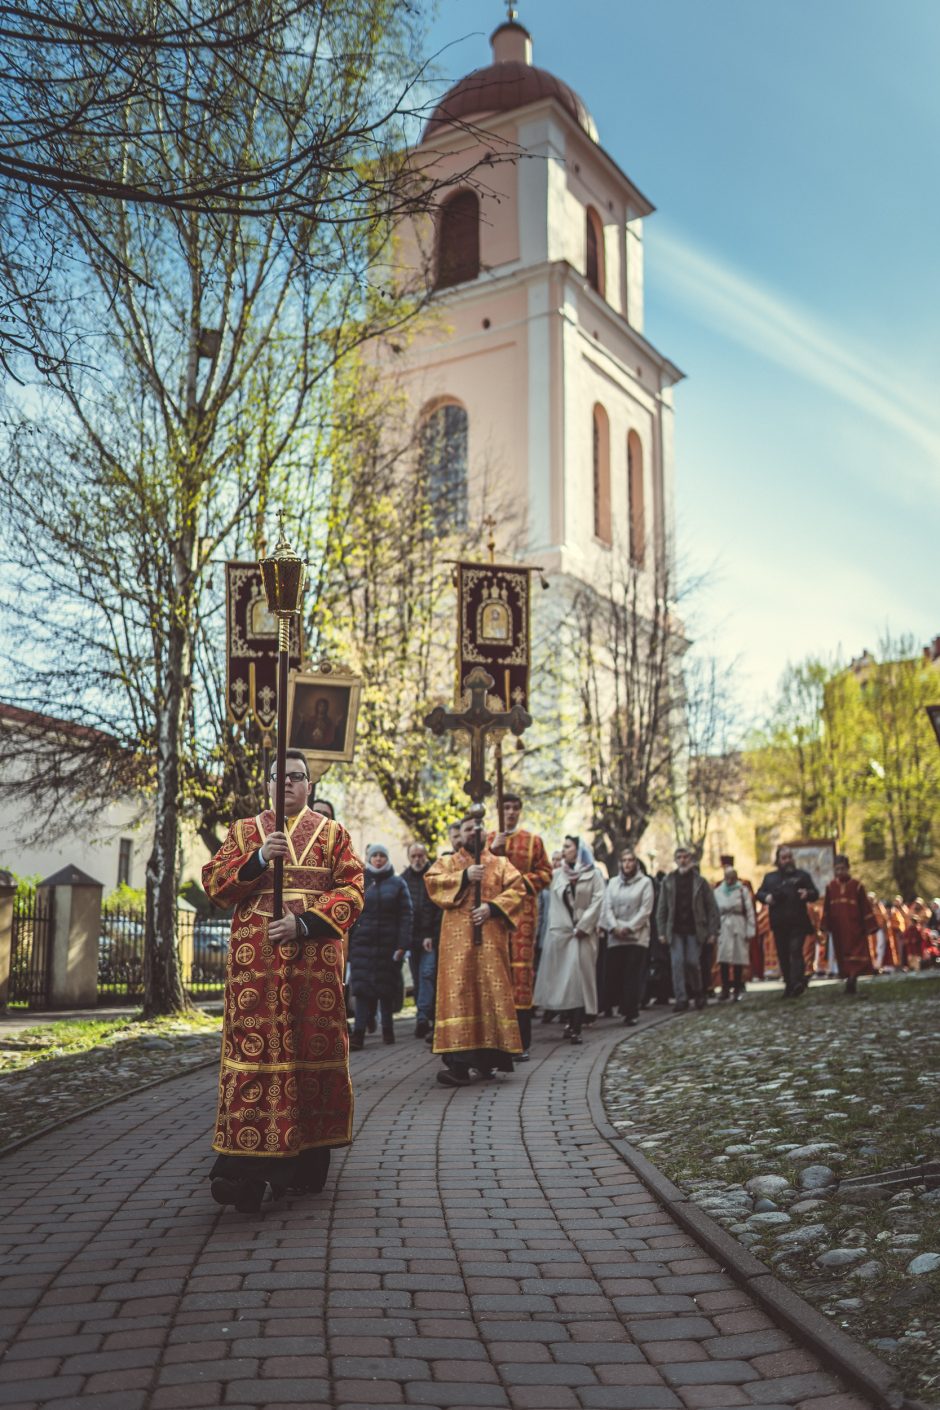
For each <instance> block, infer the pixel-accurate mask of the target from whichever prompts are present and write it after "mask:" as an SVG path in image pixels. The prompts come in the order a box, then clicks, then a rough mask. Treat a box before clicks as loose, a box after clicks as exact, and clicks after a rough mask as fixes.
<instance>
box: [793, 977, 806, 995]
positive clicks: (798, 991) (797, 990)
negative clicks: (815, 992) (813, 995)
mask: <svg viewBox="0 0 940 1410" xmlns="http://www.w3.org/2000/svg"><path fill="white" fill-rule="evenodd" d="M805 993H806V983H805V981H804V982H803V983H801V984H797V985H795V986H794V989H793V997H794V999H799V998H800V997H801V995H803V994H805Z"/></svg>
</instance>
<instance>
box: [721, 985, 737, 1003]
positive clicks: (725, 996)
mask: <svg viewBox="0 0 940 1410" xmlns="http://www.w3.org/2000/svg"><path fill="white" fill-rule="evenodd" d="M735 997H737V996H735ZM730 998H731V994H730V993H729V991H728V990H727V989H722V991H721V993H720V994H719V995H718V1002H719V1003H720V1004H723V1003H725V1001H726V1000H727V999H730Z"/></svg>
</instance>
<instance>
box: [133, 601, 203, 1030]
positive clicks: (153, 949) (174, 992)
mask: <svg viewBox="0 0 940 1410" xmlns="http://www.w3.org/2000/svg"><path fill="white" fill-rule="evenodd" d="M189 654H190V653H189V641H188V635H187V632H186V628H185V626H184V625H183V624H182V623H181V622H180V621H178V620H177V621H174V622H173V625H172V627H171V629H170V633H169V639H168V641H167V654H166V691H165V696H164V700H163V702H162V709H161V710H160V714H159V725H158V733H157V779H156V783H157V787H156V797H155V799H154V830H153V849H152V851H151V853H150V858H149V860H148V862H147V930H146V936H145V940H144V1017H145V1018H155V1017H158V1016H159V1015H161V1014H173V1013H182V1012H185V1011H186V1010H187V1009H189V1008H191V1007H192V1006H191V1004H190V1002H189V999H188V998H187V996H186V992H185V990H184V989H183V977H182V974H181V972H180V962H179V951H178V948H177V941H176V911H177V892H178V889H179V867H178V860H177V859H178V856H179V844H180V797H181V779H180V757H181V752H182V743H183V730H184V727H185V706H186V698H187V690H188V686H187V682H188V681H189V679H190V669H189Z"/></svg>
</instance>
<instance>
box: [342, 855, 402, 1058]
mask: <svg viewBox="0 0 940 1410" xmlns="http://www.w3.org/2000/svg"><path fill="white" fill-rule="evenodd" d="M410 943H411V895H410V893H409V891H408V887H407V886H406V885H405V883H404V882H403V881H402V879H401V877H400V876H396V875H395V868H394V867H393V866H392V864H391V862H390V861H389V859H388V848H387V847H386V846H384V844H379V843H374V844H373V845H372V846H371V847H367V848H366V867H365V899H364V904H363V907H362V914H361V915H360V917H359V919H358V920H357V921H356V924H355V925H354V926H353V927H352V929H351V930H350V932H349V969H350V980H349V987H350V989H351V990H352V992H353V997H354V998H355V1000H356V1016H355V1022H354V1025H353V1031H352V1034H351V1036H350V1039H349V1046H350V1047H351V1048H361V1047H362V1045H363V1043H364V1042H365V1038H366V1031H367V1030H368V1029H369V1023H370V1020H372V1021H374V1019H375V1014H376V1010H377V1009H378V1011H379V1013H380V1015H381V1020H382V1041H383V1042H384V1043H394V1041H395V1028H394V1025H393V1022H392V1020H393V1019H394V1017H395V1011H396V1009H400V1008H401V1005H402V993H401V962H402V960H403V958H404V956H405V951H406V950H407V949H408V946H409V944H410ZM370 1031H374V1030H370Z"/></svg>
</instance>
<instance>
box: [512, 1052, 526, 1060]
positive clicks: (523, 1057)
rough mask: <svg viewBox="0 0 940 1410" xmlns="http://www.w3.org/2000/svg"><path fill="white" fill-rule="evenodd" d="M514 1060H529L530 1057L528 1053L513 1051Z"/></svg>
mask: <svg viewBox="0 0 940 1410" xmlns="http://www.w3.org/2000/svg"><path fill="white" fill-rule="evenodd" d="M512 1060H513V1062H529V1060H530V1059H529V1054H528V1053H513V1055H512Z"/></svg>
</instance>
